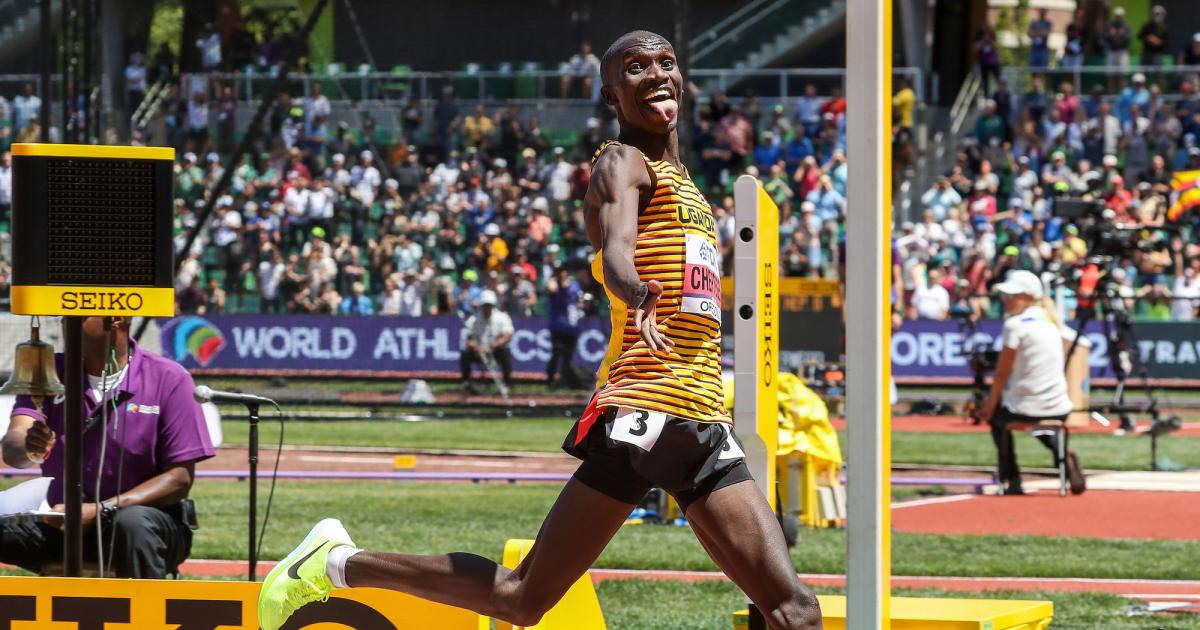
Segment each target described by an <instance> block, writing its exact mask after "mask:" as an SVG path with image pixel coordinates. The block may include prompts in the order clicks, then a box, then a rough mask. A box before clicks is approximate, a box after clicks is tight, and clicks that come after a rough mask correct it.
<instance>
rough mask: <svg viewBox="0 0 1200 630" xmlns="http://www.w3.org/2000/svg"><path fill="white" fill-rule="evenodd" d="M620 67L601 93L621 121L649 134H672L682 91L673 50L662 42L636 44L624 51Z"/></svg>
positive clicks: (681, 82)
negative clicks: (603, 92) (603, 93)
mask: <svg viewBox="0 0 1200 630" xmlns="http://www.w3.org/2000/svg"><path fill="white" fill-rule="evenodd" d="M620 64H621V65H620V68H619V70H618V71H617V72H614V77H613V79H612V84H611V85H607V86H605V88H604V91H605V99H606V101H607V102H608V104H610V105H612V106H614V107H615V108H616V109H617V112H618V114H619V115H620V118H621V120H622V122H624V123H625V124H628V125H632V126H634V127H636V128H638V129H642V130H644V131H649V132H651V133H660V134H666V133H670V132H671V131H673V130H674V129H675V125H676V124H677V122H678V117H679V99H680V95H681V94H682V92H683V75H682V74H681V73H680V71H679V66H678V64H676V62H675V50H674V49H673V48H672V47H671V45H670V44H668V43H667V42H665V41H662V40H648V41H643V42H637V43H635V44H633V45H632V46H630V47H629V48H626V49H625V53H624V55H623V56H622V58H621V61H620Z"/></svg>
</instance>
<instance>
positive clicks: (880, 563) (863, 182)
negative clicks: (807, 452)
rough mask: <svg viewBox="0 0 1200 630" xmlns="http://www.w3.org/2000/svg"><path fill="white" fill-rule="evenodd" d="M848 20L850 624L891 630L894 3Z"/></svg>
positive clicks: (871, 1)
mask: <svg viewBox="0 0 1200 630" xmlns="http://www.w3.org/2000/svg"><path fill="white" fill-rule="evenodd" d="M846 16H847V17H846V78H847V83H848V85H847V86H846V95H847V103H848V106H847V108H846V115H847V116H849V118H848V119H847V121H846V122H847V125H846V129H847V140H846V145H847V150H848V151H847V152H848V154H849V157H850V161H849V169H850V170H849V180H848V181H849V184H848V186H847V194H848V199H847V212H846V215H847V216H846V237H847V238H846V240H847V243H846V248H847V250H846V251H847V254H848V255H847V256H846V329H847V331H850V330H852V331H854V334H852V335H851V334H848V335H846V419H847V423H846V424H847V429H848V437H847V442H848V451H849V470H848V475H849V480H848V495H849V497H848V498H849V500H848V503H849V505H848V509H849V513H848V515H847V523H846V525H847V535H846V556H847V560H846V595H847V598H848V599H847V602H846V611H847V617H846V627H847V628H849V629H850V630H875V629H881V630H888V629H889V628H891V582H892V580H891V573H892V570H891V492H890V490H891V407H890V400H889V395H888V391H889V383H890V376H891V299H890V295H891V224H892V220H891V214H892V213H891V188H892V186H891V153H892V150H891V93H892V90H891V85H892V67H891V66H892V59H891V54H892V0H849V2H848V4H847V11H846Z"/></svg>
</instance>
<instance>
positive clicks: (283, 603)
mask: <svg viewBox="0 0 1200 630" xmlns="http://www.w3.org/2000/svg"><path fill="white" fill-rule="evenodd" d="M342 545H348V546H350V547H353V546H354V542H353V541H352V540H350V534H348V533H346V529H345V528H344V527H342V523H341V521H339V520H337V519H334V518H327V519H325V520H323V521H321V522H320V523H317V524H316V525H315V526H313V528H312V531H310V532H309V533H308V536H307V537H305V539H304V542H302V543H300V546H299V547H296V549H295V550H294V551H292V553H290V554H288V556H287V557H286V558H284V559H283V560H281V561H280V562H279V564H277V565H275V568H274V569H271V572H270V573H268V574H267V579H265V580H263V584H262V588H261V589H259V591H258V623H259V625H260V626H262V628H263V630H278V629H279V627H280V626H282V625H283V624H284V622H285V621H287V620H288V617H291V616H292V614H293V613H295V612H296V611H297V610H300V609H301V608H303V607H304V605H305V604H308V603H311V602H316V601H321V602H323V601H325V600H327V599H329V593H330V592H331V591H333V583H332V582H330V580H329V577H328V576H327V575H326V573H325V561H326V559H327V558H328V557H329V552H330V551H331V550H332V549H333V548H334V547H340V546H342Z"/></svg>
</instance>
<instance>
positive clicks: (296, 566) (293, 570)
mask: <svg viewBox="0 0 1200 630" xmlns="http://www.w3.org/2000/svg"><path fill="white" fill-rule="evenodd" d="M328 544H329V541H328V540H326V541H325V542H323V543H321V545H320V547H317V548H316V549H313V550H312V551H310V552H308V553H307V554H305V556H304V557H303V558H300V559H299V560H297V561H295V562H293V563H292V566H290V567H288V570H287V576H288V577H290V578H292V579H293V580H299V579H300V573H299V571H300V565H302V564H304V563H305V562H307V561H308V559H309V558H311V557H313V556H314V555H316V553H317V552H318V551H320V550H321V547H324V546H325V545H328Z"/></svg>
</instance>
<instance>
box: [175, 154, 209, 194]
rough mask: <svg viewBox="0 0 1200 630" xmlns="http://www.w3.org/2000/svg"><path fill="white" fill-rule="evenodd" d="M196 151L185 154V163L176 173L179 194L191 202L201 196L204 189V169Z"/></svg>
mask: <svg viewBox="0 0 1200 630" xmlns="http://www.w3.org/2000/svg"><path fill="white" fill-rule="evenodd" d="M196 161H197V157H196V154H195V153H192V152H191V151H188V152H187V153H184V154H183V163H182V164H180V165H179V167H178V169H177V171H176V174H175V184H176V186H177V187H178V188H179V196H180V197H182V198H184V199H185V200H187V201H188V202H189V203H191V202H195V201H196V200H197V199H199V198H200V195H201V194H202V193H203V191H204V169H202V168H200V165H199V164H197V163H196Z"/></svg>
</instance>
